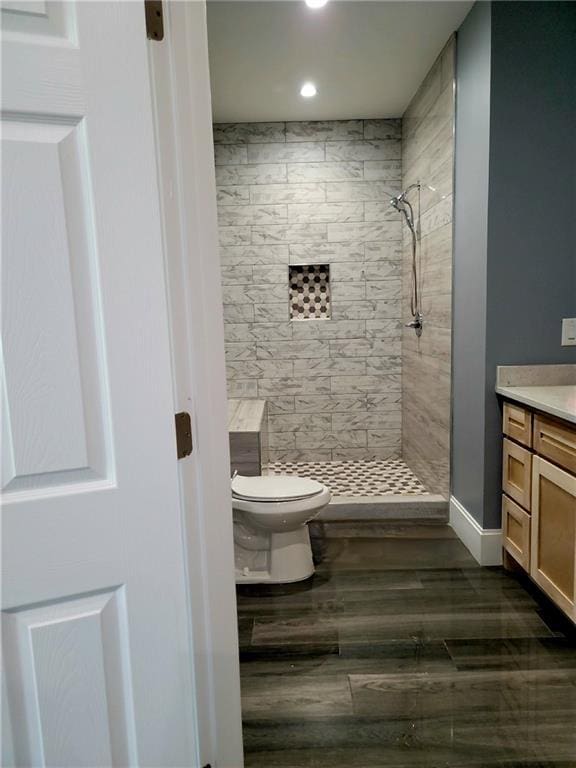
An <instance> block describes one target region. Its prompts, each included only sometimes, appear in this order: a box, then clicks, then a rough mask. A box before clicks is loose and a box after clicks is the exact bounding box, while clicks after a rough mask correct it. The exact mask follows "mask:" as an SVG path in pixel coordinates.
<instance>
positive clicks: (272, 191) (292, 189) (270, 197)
mask: <svg viewBox="0 0 576 768" xmlns="http://www.w3.org/2000/svg"><path fill="white" fill-rule="evenodd" d="M220 189H225V187H221V188H220ZM234 189H238V187H234ZM240 189H248V191H249V195H248V197H249V201H250V202H251V203H253V204H260V205H269V204H273V203H323V202H325V200H326V184H325V183H324V182H321V181H320V182H318V181H314V182H310V183H309V184H262V185H260V186H258V185H256V184H255V185H254V186H251V187H240Z"/></svg>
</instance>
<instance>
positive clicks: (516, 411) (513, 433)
mask: <svg viewBox="0 0 576 768" xmlns="http://www.w3.org/2000/svg"><path fill="white" fill-rule="evenodd" d="M502 432H504V434H505V435H508V437H511V438H512V439H513V440H516V441H517V442H518V443H522V445H525V446H527V447H528V448H531V447H532V414H531V413H530V411H527V410H525V409H524V408H522V407H521V406H519V405H512V403H504V413H503V424H502Z"/></svg>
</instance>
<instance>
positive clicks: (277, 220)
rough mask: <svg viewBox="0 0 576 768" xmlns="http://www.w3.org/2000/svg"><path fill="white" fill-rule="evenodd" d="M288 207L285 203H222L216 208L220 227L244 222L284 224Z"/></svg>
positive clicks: (243, 223) (286, 219)
mask: <svg viewBox="0 0 576 768" xmlns="http://www.w3.org/2000/svg"><path fill="white" fill-rule="evenodd" d="M287 221H288V209H287V207H286V206H285V205H224V206H222V207H221V208H219V209H218V224H219V226H220V227H233V226H236V225H246V224H285V223H286V222H287Z"/></svg>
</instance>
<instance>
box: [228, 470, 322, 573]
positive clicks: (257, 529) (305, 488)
mask: <svg viewBox="0 0 576 768" xmlns="http://www.w3.org/2000/svg"><path fill="white" fill-rule="evenodd" d="M330 498H331V494H330V491H329V490H328V488H326V486H325V485H322V483H318V482H316V480H308V479H306V478H302V477H294V476H289V475H265V476H257V477H243V476H241V475H236V476H235V477H234V478H232V506H233V510H234V556H235V562H236V583H237V584H263V583H268V584H286V583H289V582H293V581H303V580H304V579H307V578H309V577H310V576H311V575H312V574H313V573H314V563H313V562H312V549H311V547H310V535H309V533H308V526H307V525H306V523H307V522H309V521H310V520H313V519H314V518H315V517H316V516H317V515H318V514H319V513H320V512H321V511H322V510H323V509H324V508H325V507H326V506H327V505H328V504H329V502H330Z"/></svg>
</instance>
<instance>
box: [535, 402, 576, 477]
mask: <svg viewBox="0 0 576 768" xmlns="http://www.w3.org/2000/svg"><path fill="white" fill-rule="evenodd" d="M534 450H535V451H536V453H538V454H540V456H544V457H545V458H547V459H550V460H551V461H553V462H554V463H555V464H559V465H560V466H561V467H563V468H564V469H567V470H568V471H569V472H572V473H574V474H576V428H573V427H570V426H568V424H566V422H562V421H556V420H555V419H551V418H549V417H547V416H540V415H539V414H536V415H535V416H534Z"/></svg>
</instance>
